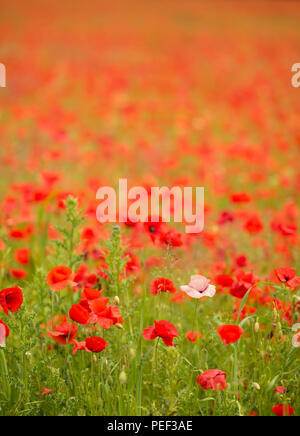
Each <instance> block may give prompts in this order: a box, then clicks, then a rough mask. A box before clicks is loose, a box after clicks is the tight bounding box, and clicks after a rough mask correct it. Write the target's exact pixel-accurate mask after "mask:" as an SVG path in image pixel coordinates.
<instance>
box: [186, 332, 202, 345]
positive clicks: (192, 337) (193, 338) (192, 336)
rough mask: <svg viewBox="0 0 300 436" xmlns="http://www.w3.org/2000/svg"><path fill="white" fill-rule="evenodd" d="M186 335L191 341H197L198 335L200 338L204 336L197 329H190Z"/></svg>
mask: <svg viewBox="0 0 300 436" xmlns="http://www.w3.org/2000/svg"><path fill="white" fill-rule="evenodd" d="M185 337H186V338H187V340H188V341H189V342H196V341H197V339H198V337H199V339H201V338H202V335H201V333H200V332H195V331H192V330H190V331H188V332H186V334H185Z"/></svg>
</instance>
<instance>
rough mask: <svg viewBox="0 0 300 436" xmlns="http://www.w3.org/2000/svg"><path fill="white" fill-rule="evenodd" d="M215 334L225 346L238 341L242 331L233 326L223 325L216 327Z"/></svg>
mask: <svg viewBox="0 0 300 436" xmlns="http://www.w3.org/2000/svg"><path fill="white" fill-rule="evenodd" d="M217 332H218V335H219V336H220V338H221V339H222V341H223V342H224V344H225V345H227V344H233V343H234V342H237V341H239V339H240V337H241V336H242V334H243V333H244V330H243V329H242V328H241V327H239V326H238V325H235V324H223V325H220V326H219V327H218V329H217Z"/></svg>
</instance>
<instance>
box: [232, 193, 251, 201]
mask: <svg viewBox="0 0 300 436" xmlns="http://www.w3.org/2000/svg"><path fill="white" fill-rule="evenodd" d="M231 201H232V202H233V203H249V201H251V196H250V195H249V194H248V193H247V192H236V193H234V194H232V195H231Z"/></svg>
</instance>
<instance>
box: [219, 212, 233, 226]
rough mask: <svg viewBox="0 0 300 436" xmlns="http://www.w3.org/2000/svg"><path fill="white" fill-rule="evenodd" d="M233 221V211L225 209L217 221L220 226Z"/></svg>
mask: <svg viewBox="0 0 300 436" xmlns="http://www.w3.org/2000/svg"><path fill="white" fill-rule="evenodd" d="M233 221H234V215H233V214H232V213H231V212H228V211H224V212H222V213H221V215H220V217H219V219H218V221H217V224H218V225H219V226H223V225H224V224H227V223H232V222H233Z"/></svg>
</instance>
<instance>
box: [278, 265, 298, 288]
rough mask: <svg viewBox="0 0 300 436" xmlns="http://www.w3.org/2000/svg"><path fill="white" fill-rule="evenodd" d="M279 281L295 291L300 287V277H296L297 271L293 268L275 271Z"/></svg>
mask: <svg viewBox="0 0 300 436" xmlns="http://www.w3.org/2000/svg"><path fill="white" fill-rule="evenodd" d="M275 274H276V276H277V278H278V280H279V281H280V282H282V283H285V284H286V285H287V286H288V287H289V288H291V289H295V288H297V287H298V286H299V285H300V277H296V270H295V269H293V268H278V269H275Z"/></svg>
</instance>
